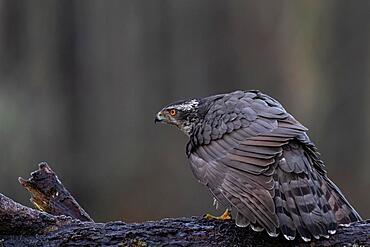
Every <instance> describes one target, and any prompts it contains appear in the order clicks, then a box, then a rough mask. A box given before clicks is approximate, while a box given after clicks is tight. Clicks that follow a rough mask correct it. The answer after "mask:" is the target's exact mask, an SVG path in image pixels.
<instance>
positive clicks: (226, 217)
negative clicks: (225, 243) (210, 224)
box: [203, 209, 231, 220]
mask: <svg viewBox="0 0 370 247" xmlns="http://www.w3.org/2000/svg"><path fill="white" fill-rule="evenodd" d="M203 217H204V218H205V219H208V220H209V219H216V220H231V210H230V209H226V210H225V212H224V213H223V214H222V215H220V216H214V215H212V214H205V215H204V216H203Z"/></svg>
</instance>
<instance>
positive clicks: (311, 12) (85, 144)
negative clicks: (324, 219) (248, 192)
mask: <svg viewBox="0 0 370 247" xmlns="http://www.w3.org/2000/svg"><path fill="white" fill-rule="evenodd" d="M236 89H260V90H262V91H263V92H266V93H268V94H270V95H272V96H274V97H275V98H277V99H278V100H279V101H281V102H282V103H283V105H284V106H285V107H286V109H287V110H288V111H290V112H291V113H292V114H293V115H294V116H295V117H296V118H297V119H298V120H300V121H301V122H302V123H303V124H304V125H306V126H307V127H308V128H309V129H310V131H309V135H310V137H311V139H312V140H313V141H314V142H315V143H316V144H317V146H318V147H319V149H320V151H321V153H322V154H323V155H322V158H323V159H324V161H325V162H326V166H327V170H328V172H329V177H330V178H331V179H332V180H333V181H334V182H335V183H336V184H337V185H338V186H339V187H340V188H341V189H342V191H343V192H344V194H345V195H346V196H347V198H348V200H349V201H350V202H351V203H352V205H353V206H354V207H355V208H356V209H357V210H358V211H359V213H360V214H361V215H362V216H363V217H364V218H369V216H370V197H369V196H368V194H369V189H370V97H369V95H370V1H367V0H364V1H361V0H357V1H345V0H341V1H334V0H333V1H319V0H316V1H215V0H209V1H197V0H187V1H180V0H168V1H99V0H91V1H70V0H65V1H57V0H53V1H51V0H47V1H38V0H35V1H26V0H24V1H21V0H19V1H15V0H0V154H1V155H0V162H1V165H0V192H2V193H4V194H5V195H8V196H10V197H12V198H14V199H16V200H17V201H19V202H21V203H25V204H27V205H30V203H29V202H28V194H27V192H25V190H23V189H22V188H21V186H20V185H18V182H17V177H18V176H23V177H28V175H29V173H30V172H31V171H33V170H35V169H36V168H37V164H38V163H39V162H40V161H47V162H49V164H50V165H51V167H52V168H53V169H54V170H55V171H56V172H57V174H58V175H59V177H60V179H61V180H62V181H63V183H64V184H65V185H66V187H67V188H68V189H69V190H70V191H71V192H72V194H73V195H74V196H75V197H76V198H77V200H78V201H79V202H80V203H81V205H82V206H83V207H84V208H85V209H86V210H87V211H88V212H89V213H90V214H91V216H92V217H93V218H95V219H96V220H97V221H108V220H126V221H129V222H131V221H143V220H151V219H160V218H163V217H177V216H190V215H201V214H203V213H205V212H213V213H218V212H215V209H214V208H213V206H212V202H213V199H212V197H211V195H210V194H209V193H208V191H207V189H206V188H205V187H203V186H202V185H200V184H198V182H197V181H196V180H195V179H194V177H193V175H192V174H191V171H190V168H189V166H188V162H187V159H186V156H185V144H186V142H187V138H186V136H185V135H183V134H182V133H180V132H179V131H177V130H175V129H174V128H169V127H168V126H156V125H154V123H153V120H154V115H155V114H156V113H157V111H158V110H160V109H161V108H162V106H163V105H165V104H167V103H170V102H173V101H175V100H179V99H184V98H190V97H202V96H207V95H211V94H215V93H222V92H230V91H233V90H236Z"/></svg>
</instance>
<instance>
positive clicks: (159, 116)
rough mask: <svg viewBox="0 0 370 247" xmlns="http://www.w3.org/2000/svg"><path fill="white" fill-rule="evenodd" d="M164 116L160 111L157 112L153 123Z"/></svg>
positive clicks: (163, 118) (161, 119) (158, 121)
mask: <svg viewBox="0 0 370 247" xmlns="http://www.w3.org/2000/svg"><path fill="white" fill-rule="evenodd" d="M165 119H166V117H165V116H164V115H163V113H162V111H160V112H158V113H157V115H156V116H155V118H154V123H160V122H162V121H163V120H165Z"/></svg>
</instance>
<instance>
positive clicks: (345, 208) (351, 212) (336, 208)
mask: <svg viewBox="0 0 370 247" xmlns="http://www.w3.org/2000/svg"><path fill="white" fill-rule="evenodd" d="M322 180H324V181H325V182H324V183H323V184H322V186H321V189H322V191H323V192H324V193H325V198H326V200H327V201H328V203H329V205H330V208H331V210H332V211H333V212H334V216H335V219H336V221H337V223H338V224H349V223H351V222H355V221H360V220H362V219H361V216H360V215H359V214H358V213H357V212H356V210H355V209H354V208H353V207H352V206H351V204H349V202H348V201H347V200H346V198H345V197H344V195H343V194H342V192H341V191H340V190H339V188H338V187H337V186H336V185H335V184H334V183H333V182H332V181H331V180H330V179H329V178H328V177H324V178H323V179H322Z"/></svg>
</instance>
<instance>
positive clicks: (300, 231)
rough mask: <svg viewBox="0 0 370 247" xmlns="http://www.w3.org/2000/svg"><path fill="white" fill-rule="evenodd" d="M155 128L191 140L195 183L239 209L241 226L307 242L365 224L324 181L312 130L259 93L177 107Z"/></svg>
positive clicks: (167, 109) (159, 118)
mask: <svg viewBox="0 0 370 247" xmlns="http://www.w3.org/2000/svg"><path fill="white" fill-rule="evenodd" d="M171 110H172V111H171ZM173 110H175V111H173ZM170 112H171V113H170ZM156 121H164V122H166V123H169V124H173V125H176V126H177V127H179V128H180V129H181V130H183V131H184V132H185V133H186V134H187V135H188V136H189V143H188V145H187V155H188V157H189V160H190V167H191V169H192V171H193V173H194V175H195V177H196V178H197V179H198V180H199V181H200V182H201V183H203V184H204V185H206V186H207V187H208V188H209V189H210V191H211V193H212V194H213V196H214V197H215V198H216V199H217V201H218V202H219V203H221V204H223V205H224V206H225V207H227V208H232V209H234V210H235V212H236V224H237V225H238V226H240V227H246V226H249V225H250V226H251V227H252V229H254V230H256V231H261V230H263V229H265V230H266V231H267V233H268V234H269V235H270V236H277V235H278V234H279V231H280V232H281V233H282V234H283V235H284V236H285V238H286V239H289V240H291V239H294V238H295V237H296V236H297V235H300V236H301V237H302V239H304V240H305V241H309V240H310V239H312V236H313V237H315V238H320V237H321V236H324V237H327V236H329V234H333V233H335V230H336V228H337V226H338V224H348V223H350V222H353V221H358V220H360V219H361V218H360V216H359V215H358V213H357V212H356V211H355V210H354V209H353V207H352V206H351V205H350V204H349V203H348V201H347V200H346V199H345V197H344V196H343V194H342V193H341V192H340V190H339V189H338V187H337V186H336V185H335V184H334V183H333V182H332V181H330V179H329V178H328V177H327V175H326V171H325V170H324V164H323V162H322V161H321V159H320V156H319V153H318V152H317V149H316V147H315V145H314V144H313V143H312V142H311V141H310V139H309V138H308V136H307V134H306V131H307V129H306V128H305V127H304V126H303V125H302V124H300V123H299V122H298V121H297V120H295V119H294V118H293V117H292V116H291V115H290V114H289V113H287V112H286V111H285V109H284V108H283V107H282V106H281V105H280V103H278V102H277V101H276V100H274V99H273V98H271V97H269V96H267V95H265V94H263V93H261V92H259V91H236V92H233V93H229V94H222V95H215V96H210V97H207V98H202V99H192V100H186V101H180V102H176V103H174V104H171V105H169V106H167V107H165V108H164V109H163V110H162V111H160V112H159V113H158V115H157V117H156Z"/></svg>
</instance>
